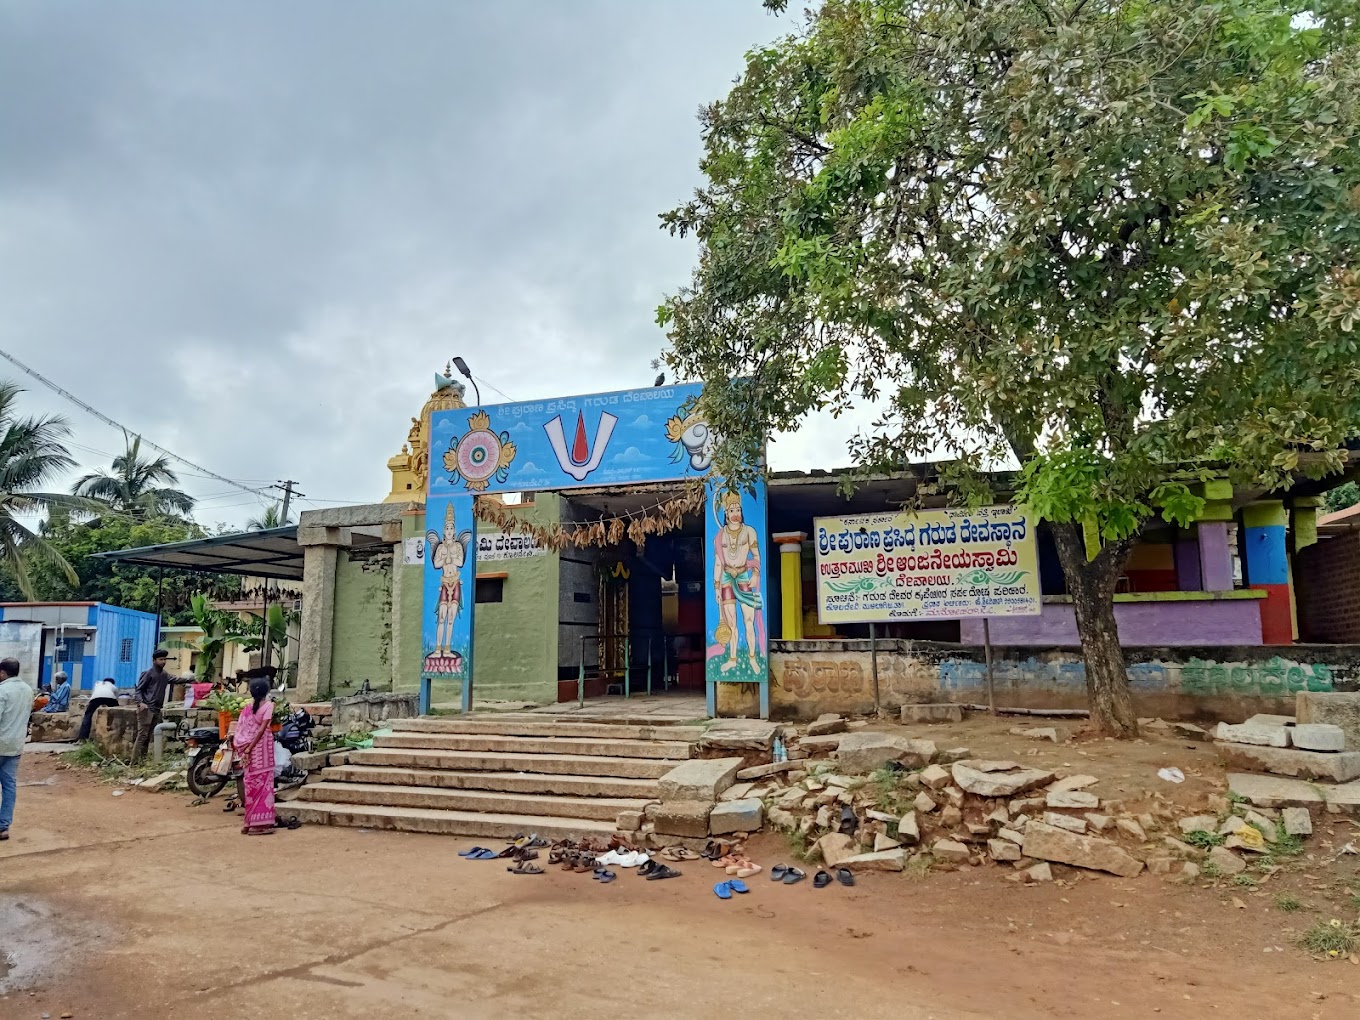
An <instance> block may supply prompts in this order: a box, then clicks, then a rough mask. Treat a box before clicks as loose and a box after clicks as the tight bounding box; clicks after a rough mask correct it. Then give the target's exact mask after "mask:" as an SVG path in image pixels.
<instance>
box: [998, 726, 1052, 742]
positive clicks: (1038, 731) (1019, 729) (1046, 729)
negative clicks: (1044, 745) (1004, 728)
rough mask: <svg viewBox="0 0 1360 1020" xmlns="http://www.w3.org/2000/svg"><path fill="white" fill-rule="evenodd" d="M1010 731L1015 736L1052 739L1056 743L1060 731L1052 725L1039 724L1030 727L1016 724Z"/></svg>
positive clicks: (1030, 738)
mask: <svg viewBox="0 0 1360 1020" xmlns="http://www.w3.org/2000/svg"><path fill="white" fill-rule="evenodd" d="M1008 732H1009V733H1010V735H1011V736H1013V737H1025V738H1027V739H1029V740H1051V741H1053V743H1055V744H1056V743H1057V742H1058V731H1057V730H1056V729H1054V728H1053V727H1052V726H1038V727H1033V728H1029V729H1027V728H1025V727H1023V726H1014V727H1012V728H1011V729H1010V730H1009V731H1008Z"/></svg>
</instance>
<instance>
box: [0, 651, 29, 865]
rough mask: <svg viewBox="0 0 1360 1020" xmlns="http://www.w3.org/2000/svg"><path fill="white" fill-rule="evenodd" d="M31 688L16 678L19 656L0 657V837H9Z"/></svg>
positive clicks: (25, 733)
mask: <svg viewBox="0 0 1360 1020" xmlns="http://www.w3.org/2000/svg"><path fill="white" fill-rule="evenodd" d="M32 708H33V688H32V687H30V686H28V684H26V683H24V681H22V680H20V679H19V660H18V659H3V660H0V839H9V826H10V823H11V822H12V821H14V798H15V795H16V794H17V792H18V789H19V755H21V754H22V753H23V750H24V740H25V738H27V736H28V717H29V714H30V712H31V710H32Z"/></svg>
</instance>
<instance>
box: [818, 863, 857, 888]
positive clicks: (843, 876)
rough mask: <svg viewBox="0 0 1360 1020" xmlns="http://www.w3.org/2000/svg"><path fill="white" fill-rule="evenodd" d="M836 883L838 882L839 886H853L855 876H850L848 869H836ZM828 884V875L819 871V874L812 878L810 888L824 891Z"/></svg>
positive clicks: (829, 882)
mask: <svg viewBox="0 0 1360 1020" xmlns="http://www.w3.org/2000/svg"><path fill="white" fill-rule="evenodd" d="M836 881H837V882H839V883H840V884H841V885H846V886H849V885H854V884H855V876H854V875H852V874H850V869H849V868H837V869H836ZM830 884H831V876H830V875H829V874H827V873H826V872H825V871H819V872H817V874H816V875H814V876H813V879H812V887H813V888H814V889H825V888H826V887H827V886H829V885H830Z"/></svg>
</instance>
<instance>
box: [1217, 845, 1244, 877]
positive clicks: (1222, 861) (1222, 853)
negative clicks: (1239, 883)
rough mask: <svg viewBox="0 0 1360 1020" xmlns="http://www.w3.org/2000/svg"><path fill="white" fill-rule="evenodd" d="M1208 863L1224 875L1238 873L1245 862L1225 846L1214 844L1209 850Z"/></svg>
mask: <svg viewBox="0 0 1360 1020" xmlns="http://www.w3.org/2000/svg"><path fill="white" fill-rule="evenodd" d="M1209 863H1210V864H1212V865H1214V867H1216V868H1218V870H1219V871H1221V872H1222V873H1223V874H1225V875H1240V874H1241V873H1242V872H1244V871H1246V870H1247V864H1246V862H1245V861H1244V860H1242V858H1240V857H1238V856H1237V854H1235V853H1233V852H1232V851H1231V850H1229V849H1228V848H1227V847H1222V846H1216V847H1214V848H1213V849H1212V850H1210V851H1209Z"/></svg>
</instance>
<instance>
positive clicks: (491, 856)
mask: <svg viewBox="0 0 1360 1020" xmlns="http://www.w3.org/2000/svg"><path fill="white" fill-rule="evenodd" d="M499 857H500V854H498V853H496V851H495V850H483V851H482V852H481V853H479V854H475V855H473V856H472V857H469V858H468V860H470V861H494V860H496V859H497V858H499Z"/></svg>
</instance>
